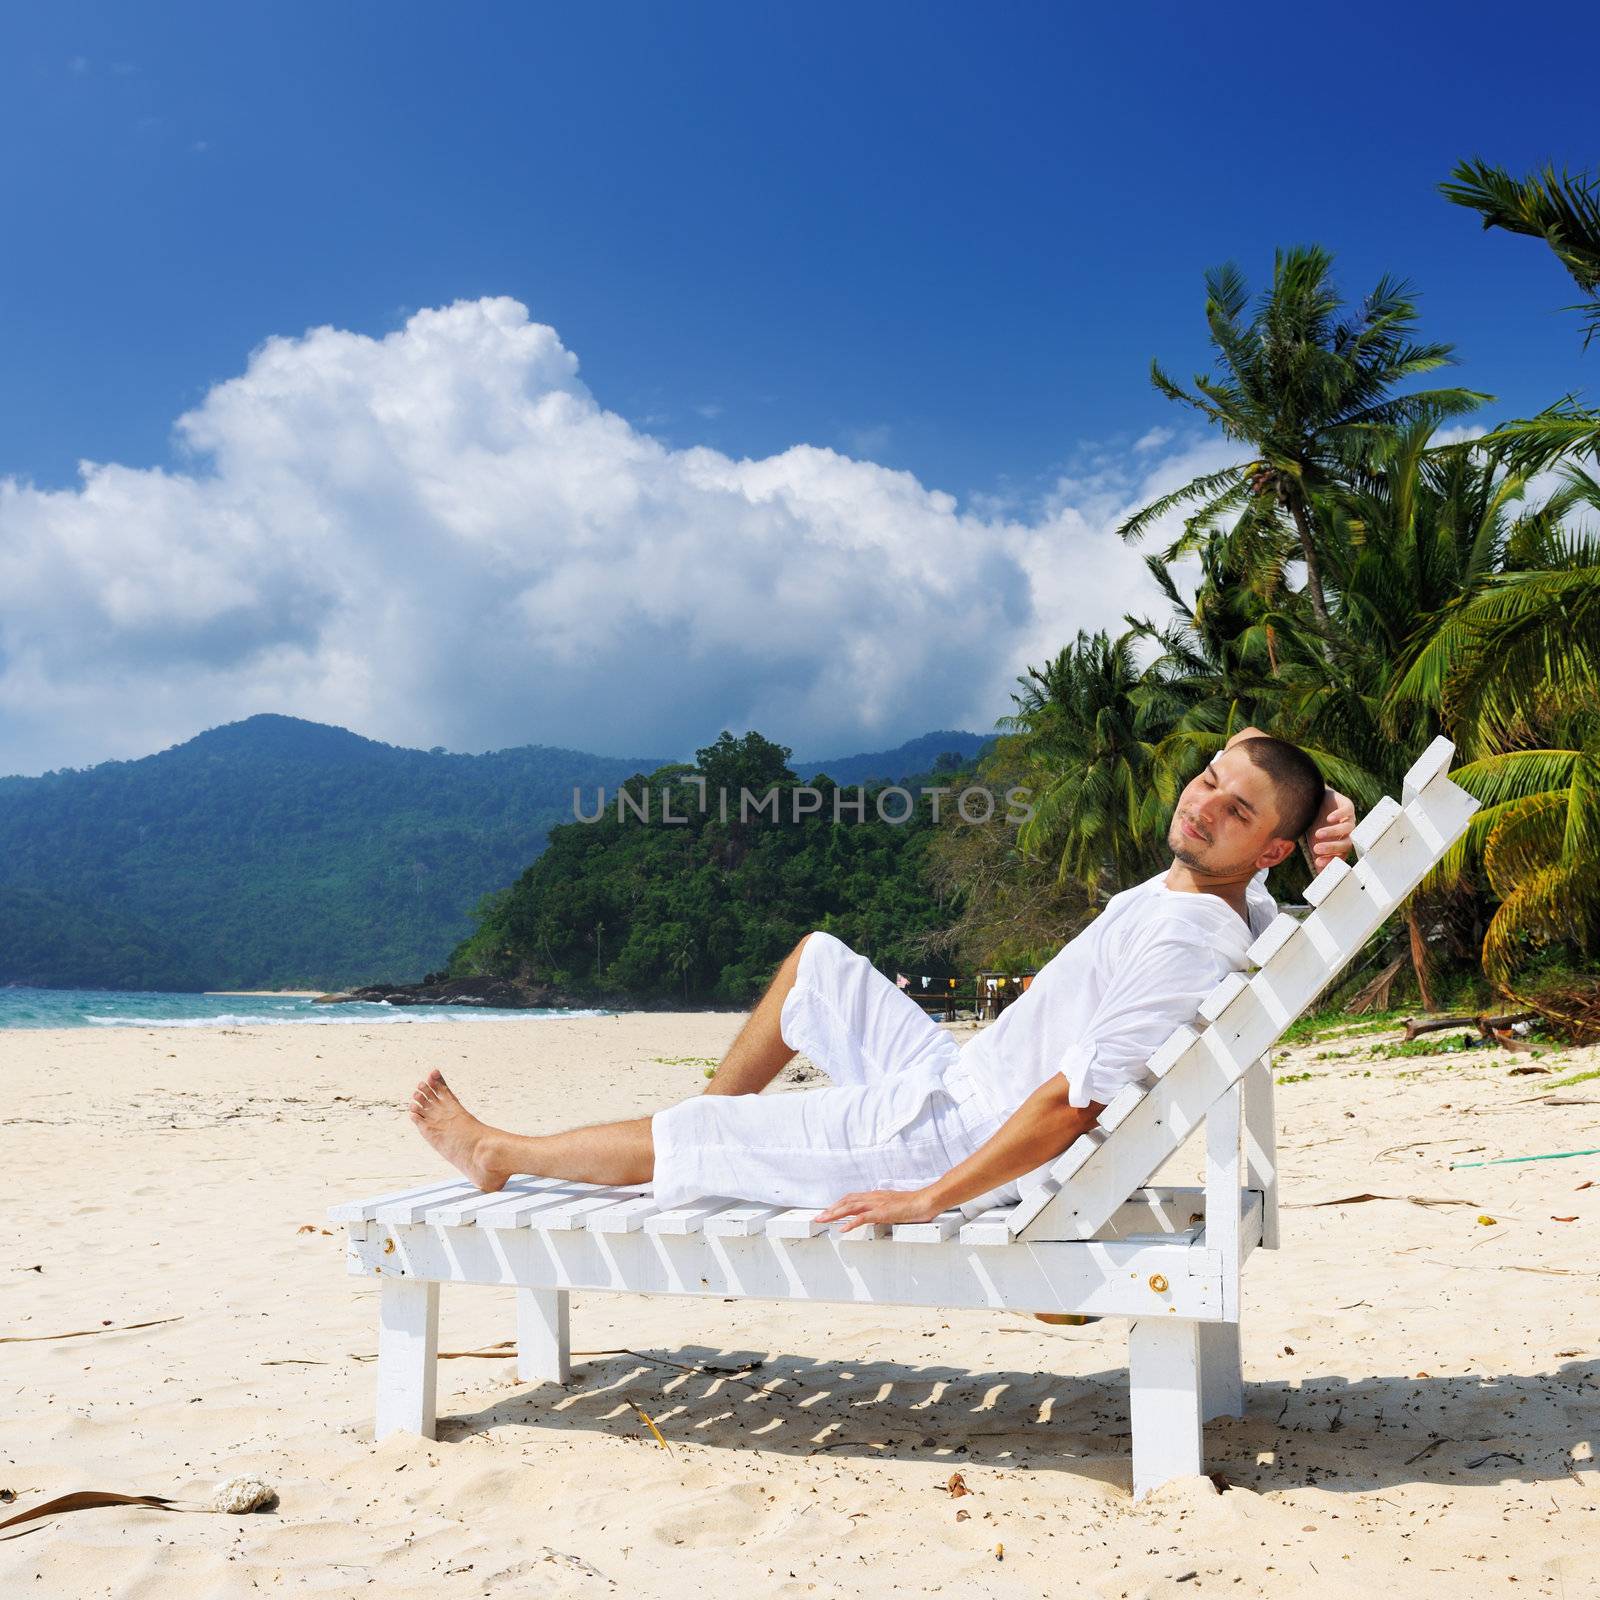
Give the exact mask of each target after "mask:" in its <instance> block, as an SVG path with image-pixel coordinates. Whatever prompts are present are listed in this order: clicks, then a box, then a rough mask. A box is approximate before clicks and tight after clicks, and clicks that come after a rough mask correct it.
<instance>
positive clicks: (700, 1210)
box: [644, 1195, 741, 1234]
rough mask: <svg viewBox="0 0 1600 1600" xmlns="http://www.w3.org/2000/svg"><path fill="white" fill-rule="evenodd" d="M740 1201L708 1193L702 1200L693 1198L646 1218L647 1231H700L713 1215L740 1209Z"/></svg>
mask: <svg viewBox="0 0 1600 1600" xmlns="http://www.w3.org/2000/svg"><path fill="white" fill-rule="evenodd" d="M740 1205H741V1202H740V1201H737V1200H729V1199H726V1198H724V1197H723V1196H721V1195H707V1196H706V1197H705V1198H704V1199H702V1200H691V1201H690V1202H689V1204H688V1205H686V1206H674V1207H673V1208H672V1210H670V1211H658V1212H657V1213H656V1214H655V1215H654V1216H653V1217H646V1218H645V1219H644V1231H645V1232H646V1233H673V1234H677V1233H700V1232H702V1231H704V1230H705V1227H706V1224H707V1223H708V1222H709V1221H710V1219H711V1218H712V1217H715V1216H717V1215H718V1214H719V1213H721V1212H726V1211H733V1210H736V1209H739V1208H740Z"/></svg>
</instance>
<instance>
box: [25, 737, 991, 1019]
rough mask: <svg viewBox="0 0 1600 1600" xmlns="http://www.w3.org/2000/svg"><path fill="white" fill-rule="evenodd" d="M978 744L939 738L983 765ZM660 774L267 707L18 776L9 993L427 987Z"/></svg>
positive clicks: (888, 765)
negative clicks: (390, 738)
mask: <svg viewBox="0 0 1600 1600" xmlns="http://www.w3.org/2000/svg"><path fill="white" fill-rule="evenodd" d="M976 739H977V736H976V735H972V734H937V735H934V736H932V743H933V745H935V746H937V747H938V750H939V751H940V752H943V751H946V750H956V751H962V752H963V753H964V752H965V749H966V748H967V744H968V742H970V741H975V740H976ZM925 742H927V741H920V740H913V741H911V743H910V744H909V745H907V746H905V747H902V748H903V749H904V750H907V751H911V750H914V749H916V748H918V747H920V745H921V744H923V743H925ZM856 762H866V763H867V764H868V765H869V766H870V767H871V768H872V769H873V770H875V771H876V770H880V769H881V770H884V771H888V772H892V773H893V774H894V775H895V776H896V777H900V776H905V775H908V774H909V773H911V772H912V771H915V770H917V769H918V763H917V762H915V761H913V762H912V763H911V764H910V765H903V764H902V762H901V761H900V759H899V753H898V752H888V753H887V754H879V755H868V756H862V757H846V758H841V759H840V760H839V761H838V762H836V763H821V764H818V765H817V766H815V767H813V768H812V770H813V771H816V770H823V768H824V767H826V769H827V770H828V771H829V772H830V775H834V768H835V767H837V768H838V769H839V770H840V771H845V770H847V764H852V763H856ZM662 764H663V762H662V758H661V757H640V758H637V759H635V758H624V757H606V756H595V755H590V754H588V753H586V752H584V751H580V750H566V749H558V748H555V747H552V746H548V745H525V746H521V747H518V748H515V749H508V750H499V751H493V752H491V753H488V754H485V755H452V754H449V753H447V752H445V751H443V750H438V749H435V750H433V751H422V750H410V749H404V748H401V747H397V746H394V745H387V744H381V743H379V742H377V741H376V740H372V739H365V738H362V737H360V736H359V735H357V734H354V733H350V732H348V731H346V730H345V729H343V728H336V727H328V726H325V725H323V724H320V723H314V722H307V721H302V720H300V719H298V718H294V717H282V716H256V717H250V718H248V719H246V720H245V721H242V722H235V723H230V724H228V725H226V726H224V727H220V728H213V729H211V730H210V731H208V732H206V733H202V734H200V735H199V736H198V737H196V738H194V739H190V740H189V741H187V742H186V743H184V744H180V745H176V746H174V747H173V748H172V749H170V750H164V751H162V752H160V753H159V754H157V755H152V756H147V757H144V758H142V759H140V760H136V761H110V762H104V763H102V764H101V765H99V766H95V767H90V768H86V769H83V770H80V771H71V770H67V771H62V772H52V773H47V774H45V775H44V776H43V777H38V778H18V777H10V778H0V983H34V984H40V985H46V986H50V985H54V986H63V987H83V988H91V987H105V988H174V989H194V988H218V989H222V988H257V987H260V988H265V987H273V986H284V987H306V988H335V987H347V986H350V985H353V984H357V983H362V982H367V981H372V980H380V979H381V980H397V979H401V978H408V977H415V976H416V975H417V974H419V973H420V972H422V971H423V970H425V969H426V968H428V967H430V966H433V965H437V963H438V962H439V960H440V958H441V956H442V954H443V952H445V951H447V950H449V949H450V948H451V947H452V946H453V945H454V944H456V943H458V942H459V941H460V940H462V939H463V938H464V937H466V936H467V934H468V933H469V932H470V931H471V929H472V926H473V921H472V917H471V915H470V913H471V911H472V909H473V907H474V906H475V905H476V904H477V902H478V901H479V899H480V898H481V897H482V896H483V895H484V894H486V893H488V892H489V891H491V890H495V889H499V888H502V887H504V886H505V885H507V884H509V883H510V882H511V881H512V880H513V879H515V878H516V877H517V876H518V875H519V874H520V873H521V872H522V871H523V869H524V868H526V867H527V866H528V864H529V862H531V861H532V860H534V859H535V858H536V857H537V856H538V854H539V853H540V851H541V850H542V849H543V848H544V844H545V837H546V834H547V833H548V831H549V829H550V828H551V827H552V826H553V825H555V824H558V823H561V822H570V821H571V819H572V815H573V811H572V791H573V789H574V787H578V788H581V789H583V790H584V791H585V792H586V793H587V794H589V795H591V796H592V795H593V792H594V789H595V787H596V786H604V787H605V788H606V790H607V791H608V792H614V791H615V789H616V788H617V786H618V785H619V784H620V783H621V782H622V781H623V780H624V779H626V778H629V777H632V776H637V775H639V774H642V773H649V772H652V771H654V770H656V769H657V768H659V767H660V766H661V765H662ZM927 765H929V766H931V765H932V763H931V762H930V763H927ZM848 769H849V770H853V768H848ZM896 769H898V770H896ZM840 781H847V780H845V779H843V778H841V779H840ZM848 781H856V780H855V779H854V778H851V779H849V780H848Z"/></svg>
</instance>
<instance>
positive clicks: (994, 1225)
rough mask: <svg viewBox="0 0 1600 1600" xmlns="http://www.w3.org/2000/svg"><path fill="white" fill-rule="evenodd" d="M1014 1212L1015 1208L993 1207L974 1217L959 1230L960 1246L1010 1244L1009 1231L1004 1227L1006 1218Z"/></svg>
mask: <svg viewBox="0 0 1600 1600" xmlns="http://www.w3.org/2000/svg"><path fill="white" fill-rule="evenodd" d="M1015 1210H1016V1207H1015V1206H995V1207H994V1208H993V1209H991V1210H989V1211H985V1212H983V1213H982V1214H981V1215H979V1216H976V1217H974V1218H973V1219H972V1220H971V1221H970V1222H969V1223H967V1224H966V1225H965V1226H964V1227H963V1228H962V1230H961V1242H962V1244H978V1245H1001V1244H1010V1243H1011V1230H1010V1229H1009V1228H1008V1227H1007V1226H1006V1218H1007V1217H1009V1216H1010V1215H1011V1213H1012V1212H1013V1211H1015Z"/></svg>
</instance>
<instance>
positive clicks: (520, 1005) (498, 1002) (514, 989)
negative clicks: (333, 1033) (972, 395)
mask: <svg viewBox="0 0 1600 1600" xmlns="http://www.w3.org/2000/svg"><path fill="white" fill-rule="evenodd" d="M352 1000H365V1001H368V1002H369V1003H370V1002H374V1001H378V1002H382V1003H383V1004H385V1005H391V1006H483V1007H485V1008H491V1009H493V1010H496V1011H529V1010H534V1009H540V1010H545V1009H550V1010H576V1009H580V1008H588V1007H592V1006H593V1005H594V1004H595V1002H594V1001H593V1000H589V999H584V998H580V997H579V996H577V995H571V994H567V993H565V992H563V991H562V990H560V989H557V988H556V987H555V986H554V985H553V984H548V983H539V982H536V981H535V982H524V981H523V980H521V979H518V978H443V979H439V980H437V981H433V982H427V981H425V982H422V983H369V984H366V985H365V986H363V987H362V988H360V989H349V990H343V991H340V992H339V993H336V994H319V995H318V996H317V997H316V1001H315V1003H316V1004H317V1005H341V1004H344V1003H346V1002H349V1001H352Z"/></svg>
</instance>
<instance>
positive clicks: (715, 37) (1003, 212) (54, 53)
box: [0, 0, 1596, 495]
mask: <svg viewBox="0 0 1600 1600" xmlns="http://www.w3.org/2000/svg"><path fill="white" fill-rule="evenodd" d="M1518 15H1519V21H1518V25H1517V33H1518V35H1519V36H1521V37H1525V38H1526V37H1534V36H1537V38H1538V39H1539V40H1540V44H1539V48H1538V51H1537V57H1536V59H1535V60H1533V61H1531V62H1529V63H1527V64H1524V63H1523V62H1522V61H1519V60H1516V59H1515V58H1514V57H1512V56H1510V55H1508V53H1507V52H1505V51H1501V50H1499V49H1493V48H1487V47H1486V40H1485V34H1484V30H1483V29H1482V28H1480V27H1476V26H1467V25H1464V23H1463V20H1462V14H1461V13H1460V11H1459V9H1458V8H1455V7H1445V6H1405V7H1394V6H1383V7H1378V6H1370V5H1366V6H1354V7H1346V8H1341V9H1340V11H1339V13H1338V15H1337V18H1333V17H1332V15H1331V14H1323V13H1318V12H1306V11H1304V10H1303V9H1297V8H1289V7H1282V6H1273V7H1271V8H1267V7H1251V6H1243V7H1241V6H1232V7H1228V8H1226V9H1225V10H1224V11H1222V12H1218V11H1216V10H1214V9H1208V8H1194V7H1180V6H1176V5H1170V6H1169V5H1145V6H1130V7H1115V8H1114V7H1077V6H1068V5H1065V4H1039V5H1020V6H1019V5H985V6H981V7H980V6H964V7H963V6H955V5H941V6H927V5H925V4H916V5H907V4H871V5H861V4H852V5H830V4H810V5H807V6H805V7H791V6H784V7H779V6H760V5H755V6H753V5H750V4H748V3H740V4H736V5H724V4H711V3H706V0H695V3H693V4H685V5H676V6H667V5H661V4H623V5H619V4H607V3H597V4H588V5H584V6H512V5H486V6H472V7H448V8H447V7H445V6H442V5H433V6H422V5H416V4H399V5H382V6H379V5H375V4H368V5H342V4H341V5H327V4H319V5H315V6H313V5H304V4H273V5H270V6H256V7H231V6H230V7H218V6H216V5H214V4H211V3H206V4H163V5H161V6H140V7H129V6H120V5H79V4H70V3H69V4H59V5H53V6H51V7H48V8H47V7H31V8H12V9H11V10H10V11H9V14H8V17H7V20H6V23H5V36H6V37H5V49H4V50H3V52H0V184H3V191H4V196H5V209H6V213H7V216H8V218H9V220H10V223H11V226H10V227H9V228H8V229H7V233H8V235H9V243H8V245H7V247H6V248H5V250H4V251H3V252H0V304H3V308H4V316H3V320H0V471H4V472H9V473H14V474H21V475H25V476H27V477H30V478H31V479H33V480H34V481H35V482H38V483H42V484H54V483H64V482H67V481H70V479H71V477H72V475H73V471H74V466H75V463H76V462H77V460H78V459H79V457H82V456H87V457H90V458H92V459H95V460H119V461H126V462H128V463H130V464H150V463H155V462H159V461H162V460H164V459H166V456H167V448H168V434H169V430H170V427H171V423H172V419H173V418H174V417H175V416H176V415H177V414H178V412H180V411H181V410H183V409H184V408H185V407H186V406H187V405H189V404H192V403H193V402H194V400H195V399H196V398H198V396H199V395H200V394H201V393H202V392H203V390H204V389H205V387H206V386H207V385H208V384H210V383H211V382H214V381H215V380H217V379H219V378H223V377H227V376H229V375H231V374H232V373H234V372H236V371H237V370H238V369H239V367H240V366H241V365H242V362H243V360H244V357H245V355H246V353H247V352H248V351H249V350H250V349H251V348H252V347H253V346H254V345H256V344H257V343H258V342H259V341H260V340H262V339H263V338H265V337H267V336H268V335H269V334H292V333H298V332H300V331H301V330H303V329H305V328H306V327H309V326H313V325H316V324H320V323H325V322H331V323H333V324H335V325H337V326H340V327H347V328H352V329H357V330H362V331H366V332H369V333H379V332H383V331H386V330H387V329H389V328H392V327H394V326H395V325H396V324H397V323H398V321H399V320H400V319H401V318H402V316H403V315H404V313H405V312H406V311H409V310H412V309H415V308H417V307H419V306H428V305H437V304H441V303H445V302H448V301H450V300H454V299H457V298H462V297H471V296H476V295H480V294H510V295H513V296H515V297H516V298H518V299H520V300H522V301H523V302H524V303H525V304H527V305H528V307H529V308H530V311H531V312H532V314H533V315H534V316H535V317H536V318H538V319H539V320H541V321H545V322H549V323H551V324H553V325H554V326H555V327H556V328H557V329H558V330H559V331H560V333H561V335H562V337H563V339H564V341H565V342H566V343H567V344H568V346H569V347H570V348H572V349H574V350H575V351H577V352H578V354H579V356H580V359H581V360H582V363H583V370H584V374H585V377H586V379H587V381H588V382H589V384H590V386H591V388H593V389H594V390H595V392H596V393H597V394H598V395H599V396H600V397H601V399H602V400H603V401H604V403H605V404H607V405H609V406H611V407H613V408H614V409H616V410H618V411H620V412H621V413H622V414H623V415H625V416H627V417H629V418H630V419H631V420H633V421H635V422H638V423H641V424H644V425H647V426H649V427H651V428H652V429H653V430H654V431H656V432H657V433H658V434H659V435H660V436H662V437H665V438H667V439H670V440H671V441H672V442H675V443H687V442H691V441H702V442H705V443H708V444H712V445H715V446H717V447H718V448H721V449H724V450H727V451H730V452H732V453H735V454H765V453H767V452H769V451H772V450H776V449H781V448H783V447H784V446H786V445H788V444H791V443H795V442H797V441H806V442H810V443H815V444H824V445H831V446H834V447H836V448H840V449H844V450H846V451H849V452H850V453H855V454H867V455H870V456H872V457H873V458H874V459H876V460H879V461H882V462H885V463H887V464H889V465H893V466H903V467H907V468H909V469H911V470H913V471H915V472H916V473H917V474H918V476H919V477H920V478H922V479H923V481H925V482H927V483H930V484H933V485H936V486H938V487H941V488H946V489H949V490H951V491H952V492H954V493H957V494H960V495H967V494H970V493H972V492H974V491H978V492H984V491H992V490H995V489H997V488H998V487H1000V486H1002V485H1004V484H1011V485H1013V486H1015V487H1017V488H1026V486H1028V485H1031V484H1033V483H1034V482H1035V481H1036V480H1038V479H1039V478H1040V477H1041V476H1044V475H1048V474H1050V473H1051V472H1053V471H1054V470H1055V469H1056V468H1057V467H1058V466H1059V465H1060V464H1062V463H1063V462H1070V461H1071V460H1072V458H1073V455H1074V452H1075V451H1076V450H1077V449H1078V448H1079V447H1080V446H1081V445H1082V444H1083V443H1084V442H1085V441H1103V440H1115V439H1117V438H1119V437H1133V436H1137V435H1138V434H1140V433H1142V432H1143V431H1144V430H1146V429H1147V428H1149V427H1151V426H1153V425H1156V424H1168V425H1170V424H1171V423H1173V422H1175V421H1177V420H1178V419H1177V417H1176V415H1175V414H1174V413H1173V412H1172V408H1171V407H1169V406H1167V405H1166V404H1165V403H1164V402H1163V401H1161V400H1160V398H1159V397H1158V396H1156V395H1155V394H1154V392H1153V391H1152V390H1151V389H1150V388H1149V385H1148V382H1147V378H1146V372H1147V369H1148V365H1149V361H1150V358H1151V357H1152V356H1154V355H1158V354H1159V356H1160V357H1161V358H1162V360H1163V361H1164V362H1167V363H1169V364H1171V366H1172V367H1174V368H1175V369H1176V370H1177V371H1178V372H1180V373H1184V374H1187V373H1188V372H1189V371H1191V370H1192V369H1193V368H1194V367H1195V366H1196V365H1198V364H1200V363H1202V362H1203V360H1204V355H1205V351H1204V346H1203V338H1202V335H1201V332H1200V329H1201V324H1200V297H1201V287H1200V285H1201V273H1202V271H1203V270H1204V268H1205V267H1207V266H1208V265H1210V264H1212V263H1214V262H1217V261H1220V260H1223V259H1226V258H1229V257H1231V258H1233V259H1235V260H1237V261H1239V262H1240V263H1241V264H1242V265H1243V266H1244V267H1245V269H1246V270H1247V271H1248V272H1249V273H1250V274H1251V276H1252V278H1253V279H1254V280H1257V281H1259V279H1260V278H1261V277H1262V275H1263V274H1264V273H1265V271H1266V270H1267V268H1268V265H1269V263H1270V260H1271V253H1272V250H1273V248H1274V246H1275V245H1277V244H1280V243H1290V242H1295V241H1300V240H1313V239H1314V240H1320V241H1321V242H1323V243H1324V244H1326V245H1327V246H1329V247H1330V248H1332V249H1333V250H1334V251H1335V252H1336V253H1337V257H1338V260H1339V264H1340V270H1341V279H1342V281H1343V282H1344V283H1345V284H1347V285H1348V286H1349V288H1350V289H1352V290H1359V289H1360V288H1362V287H1364V286H1366V285H1368V284H1369V283H1370V282H1371V281H1372V280H1373V279H1374V278H1375V277H1376V276H1377V274H1379V273H1380V272H1383V271H1394V272H1398V273H1402V274H1404V275H1407V276H1409V277H1411V278H1413V279H1414V280H1415V282H1416V283H1417V286H1418V288H1419V290H1420V291H1421V295H1422V302H1421V303H1422V306H1423V309H1424V313H1425V318H1426V326H1427V328H1428V330H1429V331H1430V332H1431V333H1433V334H1434V335H1436V336H1439V337H1445V338H1449V339H1452V340H1453V341H1455V342H1456V343H1457V345H1458V346H1459V347H1460V349H1461V352H1462V354H1463V356H1464V358H1465V359H1464V365H1463V367H1462V369H1461V374H1460V376H1461V378H1462V380H1463V381H1467V382H1470V383H1472V384H1474V385H1477V386H1479V387H1482V388H1485V389H1489V390H1491V391H1493V392H1495V393H1497V394H1499V395H1500V396H1502V397H1503V401H1504V403H1505V404H1506V406H1508V407H1509V408H1511V409H1526V408H1528V407H1531V406H1535V405H1537V404H1539V403H1541V402H1543V401H1545V400H1546V399H1548V398H1551V397H1552V396H1553V395H1554V394H1557V393H1559V392H1560V391H1561V390H1562V389H1563V388H1565V387H1567V386H1569V385H1571V384H1573V383H1574V382H1578V381H1580V380H1581V379H1583V378H1585V377H1587V376H1588V374H1587V373H1586V372H1585V371H1584V370H1583V368H1582V364H1581V363H1580V361H1579V359H1578V352H1577V343H1576V340H1575V338H1574V332H1573V324H1572V322H1571V321H1570V320H1568V319H1565V318H1563V317H1562V316H1561V315H1560V314H1559V311H1558V308H1559V307H1560V306H1562V305H1564V304H1566V303H1567V302H1568V301H1569V300H1570V299H1571V298H1572V296H1571V294H1570V293H1569V291H1568V286H1567V284H1566V283H1565V281H1564V280H1563V279H1562V277H1561V275H1560V273H1559V271H1558V269H1557V268H1556V266H1555V265H1554V263H1553V262H1552V261H1551V260H1550V259H1548V257H1547V256H1546V255H1545V254H1544V253H1542V252H1540V251H1539V250H1538V249H1536V248H1535V247H1534V246H1532V245H1531V244H1528V243H1525V242H1523V241H1518V240H1512V239H1509V238H1507V237H1505V236H1501V235H1494V234H1491V235H1487V236H1480V234H1479V233H1478V231H1477V229H1476V226H1475V224H1474V221H1473V219H1472V217H1471V216H1470V215H1469V214H1468V213H1466V212H1463V211H1461V210H1459V209H1457V208H1455V207H1452V206H1449V205H1447V204H1445V203H1444V202H1443V201H1442V200H1441V199H1440V198H1438V196H1437V195H1436V194H1435V193H1434V185H1436V184H1437V183H1438V182H1439V180H1440V179H1442V178H1443V177H1445V176H1446V175H1447V173H1448V171H1449V168H1450V166H1451V164H1452V163H1453V162H1454V161H1455V160H1456V159H1458V158H1459V157H1461V156H1465V155H1470V154H1473V153H1475V152H1481V153H1482V154H1484V155H1485V156H1486V157H1489V158H1491V159H1493V160H1496V161H1500V162H1503V163H1506V164H1509V165H1510V166H1512V167H1513V168H1518V169H1520V168H1523V167H1526V166H1528V165H1530V164H1532V163H1535V162H1537V161H1541V160H1544V159H1547V158H1554V159H1557V160H1561V161H1569V162H1571V163H1573V164H1574V165H1578V166H1582V165H1585V164H1586V163H1588V162H1589V161H1590V160H1591V159H1592V158H1593V157H1594V155H1595V153H1596V152H1595V149H1594V136H1593V109H1594V107H1593V96H1592V90H1593V77H1592V60H1591V55H1590V51H1589V50H1588V49H1587V48H1586V47H1580V46H1582V45H1583V41H1584V40H1585V39H1586V38H1589V37H1590V33H1591V29H1592V11H1590V10H1589V9H1588V8H1583V9H1580V8H1578V7H1575V6H1574V7H1570V8H1563V7H1544V6H1537V5H1535V6H1532V7H1526V8H1523V9H1522V10H1521V11H1520V12H1519V13H1518ZM1562 38H1566V39H1568V40H1569V41H1570V42H1571V44H1572V46H1573V48H1571V49H1567V50H1563V49H1562V48H1560V44H1559V41H1560V40H1561V39H1562Z"/></svg>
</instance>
